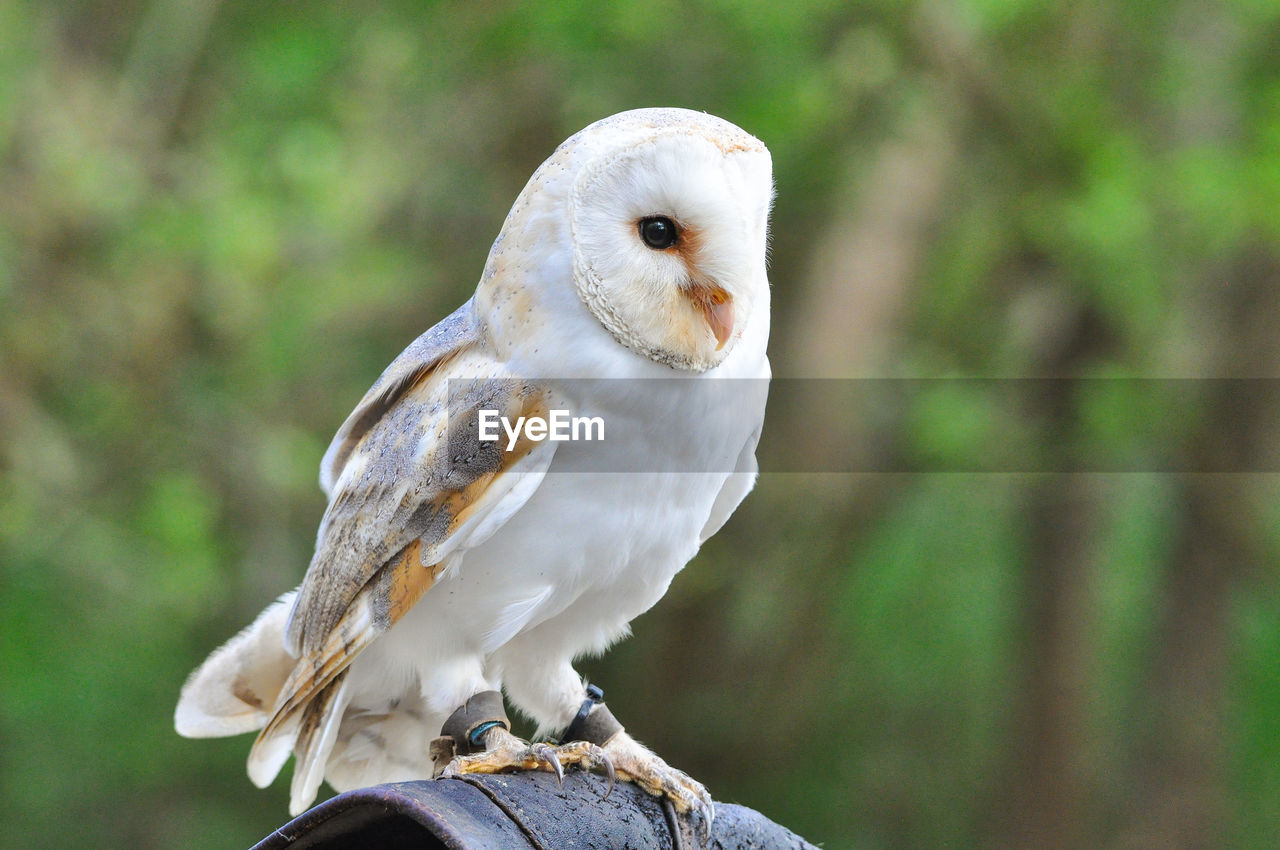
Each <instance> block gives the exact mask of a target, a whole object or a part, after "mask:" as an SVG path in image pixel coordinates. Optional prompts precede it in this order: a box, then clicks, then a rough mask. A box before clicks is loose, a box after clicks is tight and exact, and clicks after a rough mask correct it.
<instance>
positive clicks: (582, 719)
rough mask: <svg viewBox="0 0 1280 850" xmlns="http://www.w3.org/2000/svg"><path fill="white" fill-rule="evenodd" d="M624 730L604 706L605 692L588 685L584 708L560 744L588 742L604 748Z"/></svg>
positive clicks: (583, 703) (580, 709)
mask: <svg viewBox="0 0 1280 850" xmlns="http://www.w3.org/2000/svg"><path fill="white" fill-rule="evenodd" d="M622 729H623V726H622V724H621V723H619V722H618V720H617V718H616V717H614V716H613V712H611V711H610V710H609V708H608V706H606V705H605V704H604V691H602V690H601V689H600V688H598V687H596V686H595V685H588V686H587V698H586V699H584V700H583V701H582V707H581V708H579V709H578V714H577V716H576V717H574V718H573V722H572V723H570V724H569V727H568V728H567V729H565V730H564V735H563V737H561V739H560V742H561V743H563V744H567V743H569V742H570V741H586V742H587V743H588V744H595V745H596V746H598V747H603V746H604V745H605V744H607V743H609V742H610V741H611V740H613V737H614V736H615V735H617V734H618V733H619V732H621V731H622Z"/></svg>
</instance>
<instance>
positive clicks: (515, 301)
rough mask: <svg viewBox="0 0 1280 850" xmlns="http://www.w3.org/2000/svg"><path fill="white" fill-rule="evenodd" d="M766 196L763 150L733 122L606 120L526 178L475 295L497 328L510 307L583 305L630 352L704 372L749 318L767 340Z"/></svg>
mask: <svg viewBox="0 0 1280 850" xmlns="http://www.w3.org/2000/svg"><path fill="white" fill-rule="evenodd" d="M772 198H773V182H772V163H771V160H770V157H769V151H768V149H767V148H766V147H765V146H764V145H763V144H762V143H761V142H760V141H759V140H758V139H756V138H754V137H753V136H751V135H749V134H748V133H746V132H744V131H743V130H741V129H739V128H738V127H736V126H734V125H733V124H730V123H729V122H727V121H724V120H723V119H720V118H716V117H715V116H712V115H707V114H705V113H701V112H692V111H689V110H685V109H637V110H633V111H630V112H623V113H619V114H617V115H614V116H612V117H609V118H606V119H604V120H602V121H598V122H596V123H595V124H592V125H590V126H589V127H587V128H586V129H584V130H582V131H581V132H579V133H577V134H576V135H574V136H573V137H571V138H570V139H569V140H568V141H566V142H564V143H563V144H562V145H561V146H560V147H559V148H558V149H557V150H556V152H555V153H554V154H553V155H552V156H551V157H550V158H549V159H548V160H547V161H546V162H545V163H543V165H542V167H541V168H539V169H538V171H537V172H536V173H535V174H534V176H533V178H532V179H531V180H530V181H529V184H528V185H527V186H526V187H525V190H524V191H523V192H522V193H521V195H520V197H519V199H517V201H516V204H515V206H514V207H513V208H512V211H511V214H510V216H508V218H507V222H506V224H505V225H504V227H503V231H502V234H501V235H500V236H499V238H498V241H497V243H495V245H494V249H493V251H492V252H491V253H490V261H489V265H488V266H487V268H486V275H485V279H484V280H483V281H482V283H481V288H480V291H479V294H480V297H482V298H486V299H487V300H488V304H486V305H485V307H486V310H487V312H488V313H489V315H490V316H496V317H497V321H498V322H499V323H501V322H502V321H503V319H504V318H505V320H506V321H507V323H508V324H511V323H514V324H521V322H522V320H521V319H520V316H519V314H520V312H521V310H522V309H523V310H524V312H525V313H526V314H537V313H541V312H542V309H540V308H550V309H552V310H559V311H564V310H569V309H570V307H577V309H578V310H579V312H581V311H582V308H585V310H586V312H588V313H589V314H590V318H591V321H593V322H595V323H596V324H597V326H598V327H599V328H603V329H604V331H607V333H608V334H609V335H610V336H612V338H613V340H615V341H616V342H617V343H620V344H621V345H623V346H624V347H626V348H627V349H629V350H630V351H632V352H634V353H635V354H638V355H640V356H642V357H644V358H647V359H649V360H651V361H654V362H656V363H659V364H662V365H664V366H667V367H670V368H671V369H674V370H679V371H692V372H702V371H706V370H708V369H711V368H713V367H715V366H717V365H719V364H720V363H721V362H722V361H723V360H724V359H725V358H726V357H728V356H729V355H730V354H731V353H732V351H733V350H734V348H735V346H736V345H737V343H738V342H739V340H740V339H741V338H742V337H743V335H744V333H746V332H747V329H748V328H749V327H751V326H752V320H753V319H755V320H756V321H755V325H756V327H757V329H758V328H759V327H760V326H761V325H762V324H763V326H764V333H765V334H767V316H768V301H769V285H768V279H767V277H766V274H765V253H766V243H767V238H768V237H767V228H768V216H769V207H770V204H771V202H772ZM550 246H555V249H554V250H551V249H550ZM517 278H519V282H518V283H517V281H516V279H517ZM486 285H488V289H489V291H488V292H486V291H485V290H486ZM513 287H516V288H518V289H520V290H523V291H516V289H515V288H513ZM530 290H532V291H530ZM570 299H573V300H576V301H577V302H578V303H577V304H576V305H570V304H568V303H566V302H568V301H569V300H570ZM530 300H532V301H533V302H536V307H537V308H539V309H530V307H529V306H528V304H527V302H528V301H530ZM500 330H502V329H500ZM506 330H512V331H514V330H515V328H508V329H506ZM500 335H501V334H500ZM505 335H506V336H512V337H513V338H517V337H518V338H520V339H529V338H530V336H529V334H527V333H516V334H514V335H513V334H510V333H508V334H505Z"/></svg>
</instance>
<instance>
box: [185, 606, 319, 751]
mask: <svg viewBox="0 0 1280 850" xmlns="http://www.w3.org/2000/svg"><path fill="white" fill-rule="evenodd" d="M296 595H297V592H296V591H291V592H289V593H286V594H285V595H284V596H282V597H280V598H279V599H278V600H276V601H275V602H274V603H272V604H271V606H270V607H268V608H267V610H265V611H263V612H262V613H261V614H260V615H259V616H258V619H256V620H254V621H253V624H252V625H250V626H249V627H248V628H246V629H245V630H244V631H242V632H240V633H239V634H238V635H236V636H235V637H233V638H232V639H231V640H229V641H227V642H226V643H225V644H223V645H222V646H220V647H219V648H218V649H216V650H214V652H213V654H212V655H210V656H209V658H208V660H206V661H205V662H204V664H201V665H200V667H199V668H198V669H196V671H195V672H194V673H192V674H191V676H190V677H188V679H187V681H186V684H184V685H183V686H182V694H181V696H180V697H179V698H178V708H177V710H176V711H175V712H174V716H173V725H174V728H175V729H177V730H178V734H179V735H182V736H184V737H186V738H222V737H226V736H228V735H241V734H244V733H245V732H253V731H255V730H258V729H261V728H262V727H263V726H265V725H266V724H267V721H268V720H270V718H271V713H272V707H273V706H274V705H275V704H276V700H277V698H278V697H279V696H280V690H281V688H282V687H283V686H284V683H285V680H286V679H287V678H288V677H289V674H290V672H292V671H293V668H294V666H295V665H296V664H297V660H296V659H295V658H294V657H293V656H291V655H290V654H289V653H288V651H286V649H285V645H284V631H285V624H286V623H287V622H288V619H289V611H290V610H291V609H292V608H293V600H294V597H295V596H296Z"/></svg>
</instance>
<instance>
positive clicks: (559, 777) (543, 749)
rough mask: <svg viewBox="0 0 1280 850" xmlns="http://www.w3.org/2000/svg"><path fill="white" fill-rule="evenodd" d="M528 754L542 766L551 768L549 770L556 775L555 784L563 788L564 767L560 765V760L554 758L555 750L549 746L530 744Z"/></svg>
mask: <svg viewBox="0 0 1280 850" xmlns="http://www.w3.org/2000/svg"><path fill="white" fill-rule="evenodd" d="M529 752H530V753H531V754H532V755H533V757H534V758H536V759H538V760H539V761H541V762H542V763H543V764H548V765H550V766H551V770H552V772H553V773H555V775H556V782H557V783H558V784H559V785H560V787H561V788H563V787H564V767H563V766H562V765H561V764H560V759H559V758H558V757H557V756H556V751H555V749H554V748H553V747H552V746H551V745H550V744H543V743H537V744H530V745H529Z"/></svg>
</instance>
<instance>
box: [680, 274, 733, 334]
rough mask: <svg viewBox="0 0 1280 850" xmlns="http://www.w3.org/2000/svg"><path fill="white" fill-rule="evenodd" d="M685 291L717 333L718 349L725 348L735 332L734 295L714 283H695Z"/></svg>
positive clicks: (712, 329)
mask: <svg viewBox="0 0 1280 850" xmlns="http://www.w3.org/2000/svg"><path fill="white" fill-rule="evenodd" d="M684 292H685V295H687V296H688V297H689V300H690V301H692V302H693V306H695V307H697V308H698V310H699V311H700V312H701V313H702V315H703V317H704V318H705V319H706V320H707V326H708V327H709V328H711V333H713V334H715V337H716V343H717V345H716V351H719V350H720V349H722V348H724V346H725V343H727V342H728V341H729V337H730V336H731V335H732V334H733V297H732V296H731V295H729V293H727V292H725V291H724V290H723V289H721V288H720V287H718V286H715V285H714V284H704V283H695V284H694V285H693V286H690V287H689V288H687V289H686V290H685V291H684Z"/></svg>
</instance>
